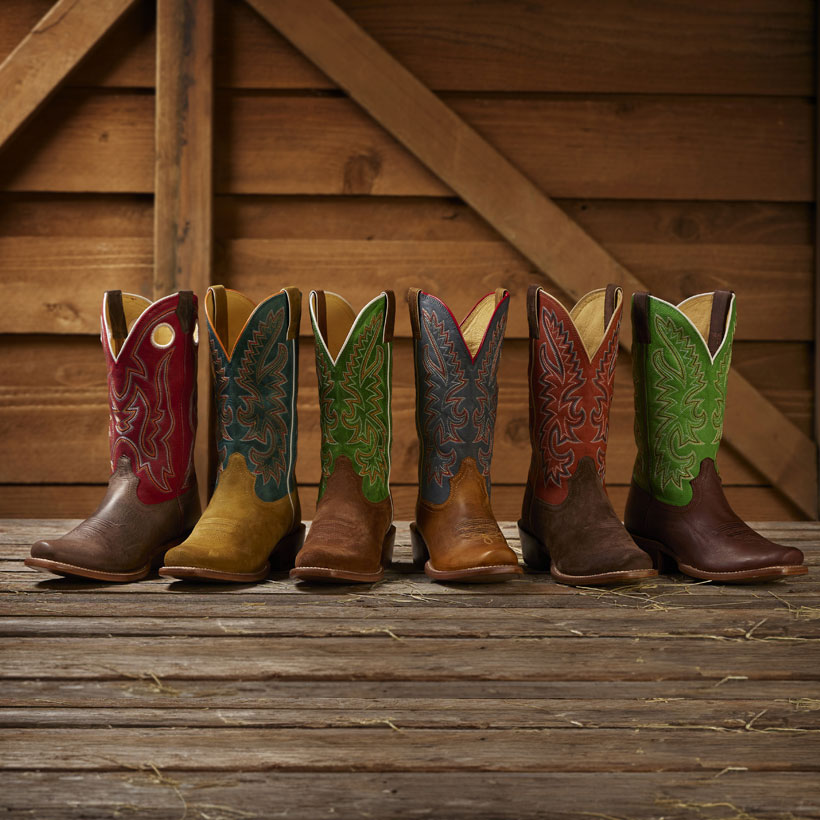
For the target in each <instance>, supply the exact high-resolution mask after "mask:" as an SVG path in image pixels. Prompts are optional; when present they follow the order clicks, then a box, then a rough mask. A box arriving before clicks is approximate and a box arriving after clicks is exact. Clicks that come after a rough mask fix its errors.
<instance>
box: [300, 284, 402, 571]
mask: <svg viewBox="0 0 820 820" xmlns="http://www.w3.org/2000/svg"><path fill="white" fill-rule="evenodd" d="M395 313H396V308H395V298H394V296H393V292H392V291H384V292H383V293H381V294H379V295H378V296H377V297H376V298H375V299H373V300H372V301H371V302H369V303H368V304H367V305H365V307H364V308H362V310H361V312H360V313H359V315H358V316H357V315H356V314H355V313H354V312H353V308H352V307H351V306H350V305H349V304H348V302H347V301H346V300H345V299H343V298H342V297H341V296H339V295H338V294H336V293H330V292H327V293H326V292H325V291H321V290H318V291H313V292H312V293H311V294H310V320H311V324H312V327H313V334H314V337H315V340H316V375H317V378H318V380H319V406H320V411H321V425H322V479H321V482H320V484H319V499H318V503H317V506H316V515H315V516H314V518H313V521H312V522H311V524H310V532H309V533H308V536H307V538H306V539H305V546H304V548H303V549H302V551H301V552H300V553H299V556H298V558H297V560H296V566H295V567H294V568H293V569H292V570H291V573H290V575H291V578H296V579H298V580H300V581H312V582H325V583H349V582H359V583H374V582H376V581H380V580H381V579H382V578H383V577H384V568H385V567H386V566H388V564H389V563H390V560H391V558H392V555H393V539H394V536H395V533H396V528H395V527H394V526H393V501H392V499H391V497H390V486H389V478H390V445H391V437H392V430H391V417H390V391H391V369H392V338H393V324H394V321H395Z"/></svg>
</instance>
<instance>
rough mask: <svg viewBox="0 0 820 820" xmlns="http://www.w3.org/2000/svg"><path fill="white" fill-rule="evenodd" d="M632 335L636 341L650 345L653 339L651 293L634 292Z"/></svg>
mask: <svg viewBox="0 0 820 820" xmlns="http://www.w3.org/2000/svg"><path fill="white" fill-rule="evenodd" d="M632 335H633V338H634V339H635V341H636V342H640V343H641V344H644V345H648V344H649V343H650V342H651V341H652V334H651V333H650V331H649V294H648V293H644V292H639V293H633V294H632Z"/></svg>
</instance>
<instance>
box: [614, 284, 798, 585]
mask: <svg viewBox="0 0 820 820" xmlns="http://www.w3.org/2000/svg"><path fill="white" fill-rule="evenodd" d="M735 318H736V307H735V296H734V293H732V292H730V291H715V292H714V293H701V294H699V295H697V296H692V297H691V298H689V299H686V300H684V301H683V302H681V303H680V304H679V305H672V304H670V303H669V302H665V301H664V300H663V299H658V298H656V297H654V296H650V295H649V294H648V293H636V294H635V295H634V296H633V300H632V329H633V349H632V360H633V376H634V380H635V440H636V442H637V445H638V455H637V458H636V461H635V468H634V471H633V474H632V483H631V486H630V490H629V497H628V499H627V504H626V527H627V529H628V530H629V532H630V533H631V534H632V537H633V538H634V539H635V541H636V543H637V544H638V545H639V546H640V547H642V548H643V549H644V550H646V551H647V553H649V554H650V555H651V556H652V557H653V559H654V560H655V563H656V565H657V566H658V567H659V568H669V569H674V568H677V569H678V570H680V571H681V572H683V573H685V574H686V575H690V576H692V577H693V578H702V579H704V580H709V581H724V582H735V583H744V582H745V583H749V582H754V581H765V580H771V579H777V578H783V577H785V576H790V575H804V574H805V573H806V572H808V568H807V567H806V566H804V565H803V553H802V552H801V551H800V550H798V549H794V548H793V547H786V546H781V545H779V544H774V543H772V542H771V541H769V540H767V539H766V538H763V536H761V535H759V534H758V533H756V532H755V531H754V530H753V529H752V528H751V527H749V526H747V525H746V524H745V523H744V522H743V521H741V519H740V518H738V516H737V515H735V513H734V511H733V510H732V508H731V507H730V506H729V503H728V502H727V500H726V497H725V495H724V493H723V487H722V485H721V480H720V476H719V475H718V470H717V453H718V448H719V446H720V440H721V437H722V435H723V413H724V407H725V405H726V383H727V379H728V375H729V367H730V364H731V358H732V341H733V337H734V331H735Z"/></svg>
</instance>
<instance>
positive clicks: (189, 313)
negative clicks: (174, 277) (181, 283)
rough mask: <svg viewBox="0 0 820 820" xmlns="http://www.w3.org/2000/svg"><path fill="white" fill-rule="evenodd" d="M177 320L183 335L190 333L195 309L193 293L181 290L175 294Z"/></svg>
mask: <svg viewBox="0 0 820 820" xmlns="http://www.w3.org/2000/svg"><path fill="white" fill-rule="evenodd" d="M177 297H178V299H177V310H176V314H177V319H178V320H179V326H180V328H181V329H182V332H183V333H190V332H191V331H192V330H193V327H194V322H195V321H196V307H195V306H194V292H193V291H192V290H181V291H180V292H179V293H178V294H177Z"/></svg>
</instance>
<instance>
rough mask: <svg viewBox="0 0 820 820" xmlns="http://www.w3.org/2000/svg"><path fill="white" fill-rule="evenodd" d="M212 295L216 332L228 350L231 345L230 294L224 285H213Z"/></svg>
mask: <svg viewBox="0 0 820 820" xmlns="http://www.w3.org/2000/svg"><path fill="white" fill-rule="evenodd" d="M211 295H212V296H213V299H214V315H213V326H214V332H215V333H216V336H217V338H218V339H219V341H220V342H221V343H222V346H223V347H224V348H225V350H227V349H228V345H229V343H230V340H229V339H228V294H227V293H226V292H225V287H224V286H223V285H211Z"/></svg>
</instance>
